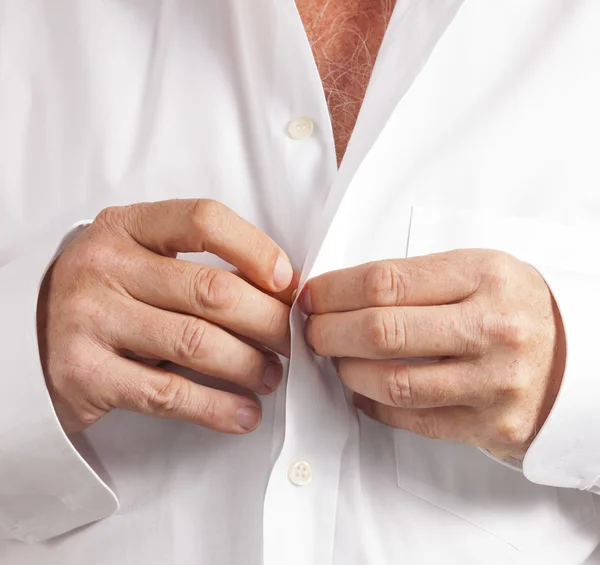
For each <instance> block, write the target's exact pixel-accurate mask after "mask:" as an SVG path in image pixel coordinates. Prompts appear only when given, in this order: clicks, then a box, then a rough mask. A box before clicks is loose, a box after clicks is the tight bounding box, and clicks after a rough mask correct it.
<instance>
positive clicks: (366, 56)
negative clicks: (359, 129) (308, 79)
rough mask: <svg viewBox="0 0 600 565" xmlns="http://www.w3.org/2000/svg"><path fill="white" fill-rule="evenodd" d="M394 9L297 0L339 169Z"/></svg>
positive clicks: (359, 2) (386, 0) (352, 1)
mask: <svg viewBox="0 0 600 565" xmlns="http://www.w3.org/2000/svg"><path fill="white" fill-rule="evenodd" d="M394 4H395V0H296V5H297V6H298V11H299V12H300V16H301V18H302V21H303V23H304V28H305V30H306V33H307V35H308V39H309V41H310V44H311V46H312V50H313V54H314V57H315V61H316V63H317V67H318V69H319V74H320V75H321V80H322V82H323V89H324V91H325V96H326V99H327V105H328V107H329V113H330V115H331V121H332V125H333V134H334V139H335V146H336V155H337V160H338V164H339V163H340V162H341V160H342V157H343V155H344V153H345V151H346V147H347V145H348V141H349V140H350V135H351V134H352V130H353V129H354V125H355V123H356V118H357V117H358V112H359V110H360V107H361V105H362V101H363V98H364V95H365V91H366V89H367V85H368V83H369V79H370V77H371V72H372V70H373V66H374V64H375V59H376V57H377V52H378V51H379V47H380V45H381V41H382V39H383V35H384V33H385V30H386V28H387V25H388V22H389V19H390V16H391V14H392V10H393V8H394Z"/></svg>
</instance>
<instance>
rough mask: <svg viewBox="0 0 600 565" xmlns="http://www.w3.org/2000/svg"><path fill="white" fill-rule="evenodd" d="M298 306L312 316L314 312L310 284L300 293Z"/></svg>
mask: <svg viewBox="0 0 600 565" xmlns="http://www.w3.org/2000/svg"><path fill="white" fill-rule="evenodd" d="M298 306H300V310H302V312H304V313H305V314H306V315H307V316H310V315H311V314H312V313H313V307H312V301H311V299H310V289H309V288H308V286H305V287H304V290H303V291H302V292H301V293H300V297H299V298H298Z"/></svg>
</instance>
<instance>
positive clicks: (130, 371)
mask: <svg viewBox="0 0 600 565" xmlns="http://www.w3.org/2000/svg"><path fill="white" fill-rule="evenodd" d="M103 372H104V373H105V374H106V375H108V377H107V378H109V379H110V381H111V385H112V386H111V387H107V388H108V390H109V391H110V392H106V394H107V395H108V404H109V405H110V407H112V408H121V409H124V410H132V411H135V412H141V413H143V414H149V415H151V416H159V417H162V418H170V419H175V420H183V421H186V422H192V423H194V424H199V425H201V426H204V427H206V428H211V429H213V430H217V431H221V432H227V433H233V434H243V433H247V432H249V431H252V430H253V429H255V428H256V427H257V426H258V424H259V423H260V418H261V410H260V407H259V406H258V404H257V403H256V401H255V400H254V399H252V398H248V397H245V396H241V395H237V394H232V393H229V392H224V391H221V390H215V389H212V388H208V387H205V386H202V385H199V384H197V383H194V382H192V381H190V380H188V379H186V378H184V377H182V376H180V375H178V374H176V373H171V372H169V371H166V370H164V369H161V368H160V367H149V366H147V365H144V364H142V363H137V362H135V361H132V360H129V359H124V358H122V357H119V356H117V355H113V356H110V357H109V359H108V360H107V361H105V365H104V367H103Z"/></svg>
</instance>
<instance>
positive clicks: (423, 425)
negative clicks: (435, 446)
mask: <svg viewBox="0 0 600 565" xmlns="http://www.w3.org/2000/svg"><path fill="white" fill-rule="evenodd" d="M412 430H413V431H414V432H415V433H416V434H419V435H421V436H423V437H426V438H429V439H441V436H440V433H439V429H438V420H437V418H436V417H435V416H434V415H433V414H432V413H431V412H425V413H422V414H417V415H415V417H414V419H413V423H412Z"/></svg>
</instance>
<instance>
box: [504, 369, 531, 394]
mask: <svg viewBox="0 0 600 565" xmlns="http://www.w3.org/2000/svg"><path fill="white" fill-rule="evenodd" d="M531 384H532V379H531V375H530V373H529V372H528V371H523V370H520V369H519V366H518V362H517V361H515V362H513V364H512V365H511V367H510V369H509V372H508V374H507V375H506V377H505V379H504V383H503V393H504V396H505V397H508V398H509V399H510V400H513V401H514V400H517V399H521V398H524V397H525V396H527V394H528V393H529V391H530V389H531Z"/></svg>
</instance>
